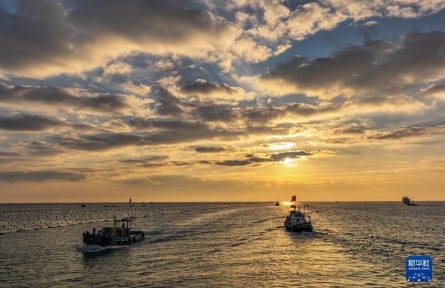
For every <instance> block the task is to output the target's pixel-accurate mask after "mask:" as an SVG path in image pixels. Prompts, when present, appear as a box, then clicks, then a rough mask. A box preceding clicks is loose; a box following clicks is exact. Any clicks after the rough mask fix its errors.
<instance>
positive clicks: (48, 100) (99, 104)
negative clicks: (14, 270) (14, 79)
mask: <svg viewBox="0 0 445 288" xmlns="http://www.w3.org/2000/svg"><path fill="white" fill-rule="evenodd" d="M1 102H3V103H13V104H18V105H26V104H31V105H32V104H33V103H35V104H43V105H51V106H56V107H59V108H65V109H66V108H67V107H72V108H78V109H88V110H95V111H99V112H103V113H118V114H121V112H122V110H124V109H126V108H129V107H130V104H129V103H128V101H127V99H126V98H125V97H124V96H117V95H105V94H102V95H97V96H75V95H72V94H71V93H69V92H67V91H66V90H65V89H60V88H55V87H25V86H13V87H11V86H7V85H3V84H0V103H1Z"/></svg>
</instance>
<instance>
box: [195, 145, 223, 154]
mask: <svg viewBox="0 0 445 288" xmlns="http://www.w3.org/2000/svg"><path fill="white" fill-rule="evenodd" d="M195 151H196V152H198V153H218V152H224V151H226V148H224V147H220V146H200V147H196V148H195Z"/></svg>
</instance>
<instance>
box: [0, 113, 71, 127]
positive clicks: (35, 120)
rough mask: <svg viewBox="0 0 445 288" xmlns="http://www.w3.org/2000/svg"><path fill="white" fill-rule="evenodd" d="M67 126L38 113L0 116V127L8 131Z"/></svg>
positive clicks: (62, 122)
mask: <svg viewBox="0 0 445 288" xmlns="http://www.w3.org/2000/svg"><path fill="white" fill-rule="evenodd" d="M63 126H67V123H65V122H64V121H61V120H57V119H52V118H49V117H46V116H39V115H16V116H10V117H0V129H1V130H8V131H44V130H48V129H51V128H58V127H63Z"/></svg>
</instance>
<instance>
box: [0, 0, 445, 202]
mask: <svg viewBox="0 0 445 288" xmlns="http://www.w3.org/2000/svg"><path fill="white" fill-rule="evenodd" d="M444 68H445V2H444V1H442V0H417V1H415V0H342V1H334V0H319V1H279V0H277V1H267V0H252V1H246V0H227V1H217V0H196V1H186V0H184V1H170V0H152V1H142V0H129V1H115V0H88V1H77V0H61V1H53V0H39V1H14V0H0V202H102V201H109V202H112V201H128V198H130V197H131V198H132V199H133V201H134V202H138V201H139V202H141V201H153V202H154V201H178V202H179V201H275V200H276V199H278V200H290V197H291V196H292V195H297V198H299V199H300V200H301V201H400V200H401V197H402V196H404V195H408V196H410V197H411V198H413V199H414V200H418V201H422V200H445V189H444V188H445V177H444V175H445V149H444V147H445V145H444V144H445V133H444V132H445V114H444V111H445V69H444Z"/></svg>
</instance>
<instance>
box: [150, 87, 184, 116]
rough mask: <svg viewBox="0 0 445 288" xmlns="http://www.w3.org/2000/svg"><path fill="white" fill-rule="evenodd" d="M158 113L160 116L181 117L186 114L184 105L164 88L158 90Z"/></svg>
mask: <svg viewBox="0 0 445 288" xmlns="http://www.w3.org/2000/svg"><path fill="white" fill-rule="evenodd" d="M157 96H158V101H159V102H158V103H157V104H156V111H157V112H158V113H159V114H160V115H167V116H168V115H171V116H179V115H181V114H182V113H184V110H185V109H184V103H183V102H182V101H181V100H179V99H178V98H177V97H176V96H175V95H173V94H172V93H170V92H168V91H167V90H165V89H164V88H159V89H158V93H157Z"/></svg>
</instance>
